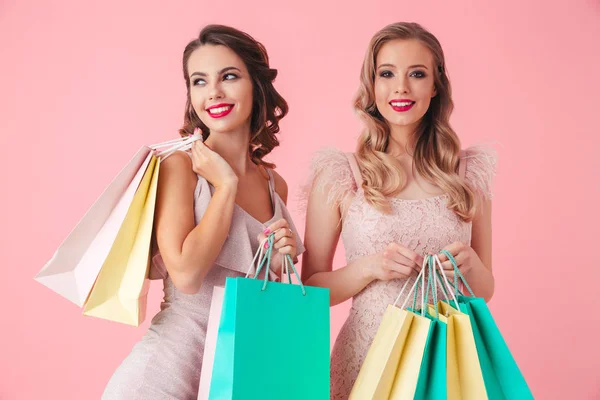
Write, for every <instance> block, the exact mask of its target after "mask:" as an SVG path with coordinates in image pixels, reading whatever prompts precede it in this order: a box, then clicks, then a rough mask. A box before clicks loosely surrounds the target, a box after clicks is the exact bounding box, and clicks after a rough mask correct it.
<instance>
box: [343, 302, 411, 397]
mask: <svg viewBox="0 0 600 400" xmlns="http://www.w3.org/2000/svg"><path fill="white" fill-rule="evenodd" d="M413 316H414V314H413V313H411V312H409V311H406V310H401V309H399V308H398V307H394V306H393V305H391V304H390V305H388V307H387V309H386V310H385V313H384V314H383V318H382V319H381V323H380V324H379V329H378V330H377V333H376V334H375V338H374V339H373V342H372V343H371V347H369V351H368V352H367V356H366V357H365V361H364V362H363V364H362V366H361V367H360V371H359V373H358V377H357V378H356V381H355V382H354V387H353V388H352V392H351V393H350V400H362V399H373V400H387V399H388V397H389V395H390V392H391V390H392V386H393V384H394V378H395V377H396V371H397V369H398V363H399V362H400V356H401V355H402V350H403V348H404V345H405V343H406V338H407V336H408V333H409V331H410V326H411V322H412V320H413Z"/></svg>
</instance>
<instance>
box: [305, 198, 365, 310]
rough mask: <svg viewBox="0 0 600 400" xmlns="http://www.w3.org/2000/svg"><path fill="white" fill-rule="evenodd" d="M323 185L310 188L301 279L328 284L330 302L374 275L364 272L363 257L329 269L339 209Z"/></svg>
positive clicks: (334, 302)
mask: <svg viewBox="0 0 600 400" xmlns="http://www.w3.org/2000/svg"><path fill="white" fill-rule="evenodd" d="M325 189H326V190H315V189H314V188H313V190H312V191H311V193H310V197H309V199H308V210H307V214H306V230H305V236H304V238H305V239H304V245H305V247H306V251H305V252H304V255H303V257H302V281H303V282H304V283H305V284H306V285H309V286H320V287H325V288H329V290H330V296H331V305H332V306H334V305H337V304H339V303H342V302H344V301H346V300H348V299H349V298H351V297H353V296H354V295H356V294H357V293H359V292H360V291H361V290H362V289H364V288H365V287H366V286H367V285H368V284H369V283H371V282H372V281H373V279H374V278H373V277H369V276H368V275H369V274H367V273H366V270H367V268H365V267H366V265H365V264H366V263H367V262H368V259H367V258H366V257H365V258H362V259H359V260H356V261H354V262H352V263H350V264H348V265H345V266H343V267H341V268H339V269H337V270H335V271H333V270H332V269H333V268H332V264H333V257H334V255H335V250H336V247H337V244H338V240H339V237H340V231H341V222H340V221H341V212H340V207H339V206H338V205H333V204H331V203H330V202H328V199H327V192H328V190H327V188H325Z"/></svg>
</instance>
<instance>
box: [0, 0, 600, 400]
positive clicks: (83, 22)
mask: <svg viewBox="0 0 600 400" xmlns="http://www.w3.org/2000/svg"><path fill="white" fill-rule="evenodd" d="M302 3H304V4H303V5H300V2H290V3H288V2H282V1H278V2H268V1H262V0H259V1H253V2H248V1H240V0H233V1H230V2H226V3H214V2H192V1H186V2H175V3H174V4H173V5H170V6H167V5H166V4H167V3H165V2H158V1H145V2H137V3H136V2H130V1H129V2H116V1H109V2H93V3H92V2H79V1H62V2H43V1H39V2H37V4H34V3H33V2H31V1H19V2H17V1H15V0H13V1H11V0H4V1H3V2H1V3H0V48H1V49H2V51H1V54H2V56H1V63H0V88H2V89H1V95H0V144H1V146H2V147H1V148H2V157H1V158H0V162H1V170H0V171H1V172H0V174H1V176H2V187H3V195H2V196H1V200H0V201H1V205H2V207H0V221H2V229H1V230H0V235H1V236H0V239H1V240H0V243H1V246H2V255H3V268H2V269H3V271H4V272H3V274H2V279H1V280H0V293H1V295H2V300H3V303H2V304H3V312H2V314H1V318H0V324H1V329H0V332H1V333H0V335H1V338H0V399H37V398H51V399H94V398H99V396H100V394H101V393H102V390H103V388H104V385H105V384H106V382H107V380H108V379H109V377H110V376H111V374H112V373H113V371H114V369H115V368H116V367H117V365H118V364H119V363H120V362H121V360H122V359H123V358H124V357H125V356H126V355H127V354H128V352H129V351H130V349H131V347H132V345H133V344H134V343H135V342H136V341H137V340H138V339H139V338H140V337H141V336H142V335H143V334H144V332H145V329H146V328H147V326H148V323H149V321H150V319H151V317H152V315H154V313H155V312H156V311H157V310H158V307H159V303H160V300H161V295H162V292H161V283H160V282H154V284H153V285H152V290H151V293H150V298H149V304H150V307H149V310H148V317H147V321H146V323H144V325H143V326H142V327H140V328H133V327H129V326H125V325H119V324H117V323H111V322H107V321H104V320H99V319H94V318H91V317H83V316H81V315H80V310H79V309H78V308H77V307H75V306H74V305H73V304H70V303H69V302H67V301H66V300H64V299H62V298H61V297H59V296H58V295H56V294H54V293H53V292H51V291H50V290H49V289H47V288H45V287H43V286H42V285H40V284H38V283H36V282H35V281H34V280H33V276H34V275H35V274H36V273H37V272H38V270H39V269H40V268H41V267H42V266H43V264H44V263H45V262H46V260H47V259H49V258H50V257H51V256H52V253H53V252H54V250H55V249H56V247H57V246H58V245H59V244H60V242H61V241H62V239H63V238H64V237H65V236H66V235H67V234H68V233H69V232H70V230H71V229H72V228H73V226H74V225H75V224H76V223H77V221H78V220H79V218H80V217H81V216H82V215H83V214H84V212H85V211H86V210H87V208H88V207H89V206H90V205H91V204H92V202H93V201H94V200H95V199H96V198H97V196H98V195H99V194H100V193H101V191H102V189H103V188H104V187H105V186H106V185H107V184H108V182H109V181H110V180H111V179H112V178H113V177H114V176H115V175H116V173H117V172H118V171H119V170H120V168H121V167H122V166H123V165H124V164H125V163H126V162H127V161H128V160H129V158H130V157H131V156H132V155H133V153H134V152H135V151H136V150H137V149H138V148H139V146H140V145H141V144H144V143H146V144H148V143H153V142H157V141H162V140H167V139H170V138H173V137H175V135H176V131H177V128H178V127H179V125H180V123H181V119H182V115H183V105H184V95H185V89H184V83H183V79H182V76H181V70H180V69H181V68H180V57H181V52H182V50H183V47H184V45H185V44H186V43H187V41H188V40H189V39H191V38H193V37H194V36H195V35H196V34H197V33H198V31H199V29H200V28H201V27H202V26H203V25H204V24H207V23H214V22H218V23H225V24H230V25H233V26H235V27H238V28H241V29H243V30H246V31H248V32H250V33H251V34H252V35H254V36H255V37H256V38H257V39H259V40H261V41H262V42H263V43H264V44H265V45H266V47H267V49H268V51H269V54H270V56H271V61H272V66H273V67H275V68H277V69H279V73H280V75H279V78H278V79H277V83H276V84H277V87H278V88H279V89H280V91H281V93H282V94H283V95H284V96H285V97H286V99H287V100H288V101H289V103H290V106H291V111H290V114H289V116H288V117H287V118H285V120H284V121H283V123H282V134H281V142H282V145H281V147H280V148H278V149H277V150H276V152H275V153H274V154H273V156H272V158H271V159H272V160H273V161H275V162H276V163H277V164H278V166H279V169H278V170H279V171H280V173H281V174H282V175H283V176H284V177H285V178H286V179H287V181H288V184H289V186H290V189H291V196H290V199H291V200H290V203H291V207H292V209H297V207H296V201H295V200H294V198H295V196H296V195H297V193H298V186H299V184H300V183H301V182H302V181H303V180H304V178H305V176H306V171H307V165H308V162H309V159H310V157H311V153H312V152H313V151H315V150H316V149H318V148H320V147H322V146H328V145H335V146H338V147H341V148H342V149H344V150H347V151H350V150H352V149H353V147H354V141H355V138H356V136H357V135H358V132H359V129H360V124H359V122H358V121H357V120H356V118H355V117H354V115H353V112H352V109H351V99H352V96H353V94H354V92H355V90H356V88H357V85H358V74H359V68H360V63H361V60H362V57H363V54H364V51H365V48H366V45H367V43H368V40H369V39H370V37H371V35H372V34H373V33H374V32H375V31H376V30H377V29H379V28H381V27H382V26H384V25H385V24H387V23H390V22H394V21H398V20H411V21H418V22H420V23H422V24H424V25H425V26H426V27H428V28H429V29H431V30H432V31H433V32H434V33H435V34H436V35H437V36H438V37H439V39H440V41H441V42H442V44H443V46H444V49H445V52H446V55H447V61H448V68H449V71H450V75H451V80H452V83H453V87H454V100H455V103H456V111H455V113H454V116H453V120H452V122H453V125H454V127H455V129H456V130H457V131H458V132H459V134H460V135H461V138H462V140H463V142H464V144H465V145H469V144H472V143H480V142H496V143H497V146H498V152H499V156H500V166H499V172H498V177H497V180H496V197H495V202H494V270H495V275H496V279H497V290H496V295H495V297H494V299H493V300H492V302H491V303H490V307H491V309H492V311H493V313H494V316H495V318H496V320H497V322H498V324H499V326H500V327H501V330H502V332H503V333H504V335H505V338H506V339H507V341H508V343H509V345H510V347H511V349H512V351H513V353H514V355H515V357H516V359H517V360H518V362H519V364H520V366H521V368H522V370H523V373H524V374H525V376H526V377H527V379H528V381H529V382H530V384H531V387H532V389H533V391H534V394H535V395H536V398H539V399H564V398H572V399H597V398H600V384H598V383H597V382H596V376H597V372H598V370H600V349H599V345H598V340H597V337H598V328H599V325H600V321H599V319H598V312H597V311H596V309H595V304H596V302H595V300H596V297H595V295H596V294H597V293H598V291H599V289H598V288H599V287H600V286H598V282H600V281H599V279H600V272H599V267H598V266H599V264H598V253H597V250H598V245H597V242H596V241H597V239H598V223H599V222H600V221H599V216H598V207H599V205H598V204H599V203H600V184H599V182H598V177H599V176H600V162H599V161H598V158H597V156H596V155H597V154H598V151H597V148H598V146H599V145H600V140H599V139H598V135H597V133H598V127H597V123H596V122H595V121H596V119H597V118H598V113H599V111H598V110H599V108H600V107H599V106H600V102H599V101H598V93H599V92H600V78H599V76H598V71H600V55H599V54H600V53H598V51H597V48H598V47H597V46H598V40H599V39H600V5H599V4H598V2H593V1H585V0H580V1H571V2H564V1H563V2H556V1H555V2H547V1H528V2H523V1H516V0H511V1H505V2H502V3H495V4H494V5H492V4H491V3H488V2H475V1H471V2H469V1H461V2H423V1H420V2H384V1H368V2H364V1H361V2H359V1H353V2H346V3H345V4H344V5H343V6H342V5H338V4H335V3H334V2H322V1H304V2H302ZM594 43H596V44H594ZM592 121H594V122H592ZM295 217H296V219H297V220H298V225H299V226H303V225H304V224H303V221H301V220H302V218H303V216H302V214H301V213H300V212H297V211H296V212H295ZM336 263H337V265H343V263H344V255H343V249H342V248H341V247H340V251H339V253H338V256H337V258H336ZM382 307H385V304H382ZM347 310H348V304H344V305H341V306H339V307H336V308H334V309H333V310H332V339H334V338H335V336H336V334H337V332H338V331H339V328H340V326H341V324H342V323H343V321H344V319H345V316H346V313H347Z"/></svg>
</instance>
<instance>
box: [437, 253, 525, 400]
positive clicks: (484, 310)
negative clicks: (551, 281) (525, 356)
mask: <svg viewBox="0 0 600 400" xmlns="http://www.w3.org/2000/svg"><path fill="white" fill-rule="evenodd" d="M442 253H443V254H445V255H446V256H447V257H448V259H449V260H450V262H451V263H452V265H453V266H454V272H455V276H456V277H457V279H460V281H461V282H462V284H463V286H464V287H465V288H466V289H467V290H468V291H469V294H470V296H465V295H463V294H462V293H461V291H460V289H459V287H458V285H457V284H454V285H451V286H452V287H451V289H450V290H454V293H455V294H456V297H457V300H458V303H459V306H460V309H461V311H462V312H464V313H465V314H467V315H469V318H470V321H471V326H472V329H473V336H474V338H475V345H476V348H477V354H478V357H479V363H480V366H481V371H482V374H483V380H484V383H485V388H486V392H487V395H488V398H489V399H490V400H511V399H524V400H527V399H533V394H532V393H531V390H530V388H529V386H528V385H527V382H526V381H525V378H524V377H523V374H522V373H521V371H520V369H519V367H518V365H517V363H516V361H515V359H514V357H513V356H512V354H511V352H510V349H509V348H508V345H507V344H506V341H505V340H504V337H503V336H502V333H501V332H500V329H499V328H498V326H497V324H496V322H495V320H494V317H493V316H492V313H491V312H490V310H489V308H488V306H487V304H486V302H485V300H484V299H482V298H479V297H475V294H474V293H473V291H472V290H471V287H470V286H469V284H468V283H467V281H466V279H465V277H464V276H463V275H462V273H461V272H460V270H459V269H458V266H457V264H456V260H455V259H454V257H453V256H452V254H451V253H450V252H448V251H446V250H444V251H442Z"/></svg>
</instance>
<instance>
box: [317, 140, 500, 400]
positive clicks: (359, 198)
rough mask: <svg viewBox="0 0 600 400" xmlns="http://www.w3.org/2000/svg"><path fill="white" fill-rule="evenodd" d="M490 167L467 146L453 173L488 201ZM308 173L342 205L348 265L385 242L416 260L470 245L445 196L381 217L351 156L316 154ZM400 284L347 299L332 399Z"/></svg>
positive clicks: (489, 157) (350, 376)
mask: <svg viewBox="0 0 600 400" xmlns="http://www.w3.org/2000/svg"><path fill="white" fill-rule="evenodd" d="M495 166H496V156H495V153H494V152H493V151H492V150H487V149H483V148H475V147H473V148H469V149H467V150H465V151H463V152H462V156H461V163H460V167H459V171H458V172H459V174H460V175H461V176H462V177H463V178H464V179H466V181H467V182H468V184H470V185H471V187H472V188H473V189H474V190H475V191H476V192H477V193H479V195H481V196H484V197H487V198H490V197H491V183H492V178H493V176H494V173H495ZM312 170H313V177H315V176H316V178H313V179H315V182H314V185H315V186H314V187H315V188H316V189H317V190H318V188H319V186H320V187H324V186H325V185H328V187H330V188H331V189H330V191H329V192H328V198H329V201H338V200H344V204H348V209H347V213H346V215H345V217H344V219H343V221H342V232H341V237H342V240H343V243H344V248H345V249H346V260H347V262H348V263H351V262H352V261H354V260H356V259H358V258H361V257H364V256H368V255H371V254H375V253H379V252H382V251H383V250H384V249H385V247H386V246H387V245H388V244H389V243H391V242H396V243H400V244H402V245H404V246H407V247H409V248H411V249H412V250H414V251H416V252H418V253H420V254H422V255H426V254H434V253H438V252H439V251H440V250H441V249H442V248H444V247H445V246H447V245H448V244H451V243H453V242H456V241H460V242H464V243H468V244H470V242H471V223H465V222H463V221H461V220H460V219H459V218H458V217H457V216H456V215H455V214H454V213H453V212H452V211H450V210H449V209H448V208H447V196H446V195H439V196H435V197H429V198H425V199H420V200H406V199H400V198H394V199H392V200H391V204H392V210H393V212H392V213H391V214H384V213H381V212H379V211H378V210H376V209H375V208H373V207H372V206H370V205H369V204H368V203H367V202H366V200H365V198H364V193H363V190H362V188H360V185H357V181H358V182H361V181H362V179H361V178H360V172H359V170H358V166H357V164H356V160H355V158H354V155H353V154H351V153H348V154H345V153H343V152H341V151H339V150H332V149H325V150H321V151H319V152H318V153H317V155H316V156H315V158H314V160H313V165H312ZM345 201H348V202H347V203H346V202H345ZM404 283H405V280H404V279H396V280H392V281H374V282H372V283H371V284H370V285H368V286H367V287H366V288H365V289H363V290H362V291H361V292H360V293H358V294H357V295H356V296H354V298H353V299H352V307H351V309H350V313H349V316H348V319H347V320H346V322H345V324H344V325H343V327H342V329H341V331H340V333H339V335H338V337H337V340H336V342H335V345H334V348H333V352H332V357H331V398H332V399H336V400H337V399H340V400H341V399H344V400H345V399H347V398H348V396H349V394H350V391H351V390H352V386H353V385H354V381H355V379H356V377H357V375H358V371H359V370H360V367H361V365H362V362H363V360H364V359H365V356H366V353H367V351H368V349H369V346H370V345H371V341H372V340H373V337H374V336H375V333H376V332H377V328H378V327H379V322H380V320H381V317H382V316H383V312H384V311H385V309H386V307H387V305H388V304H391V303H393V302H394V300H395V299H396V297H397V296H398V294H399V293H400V290H401V288H402V285H403V284H404ZM402 300H403V299H402Z"/></svg>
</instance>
